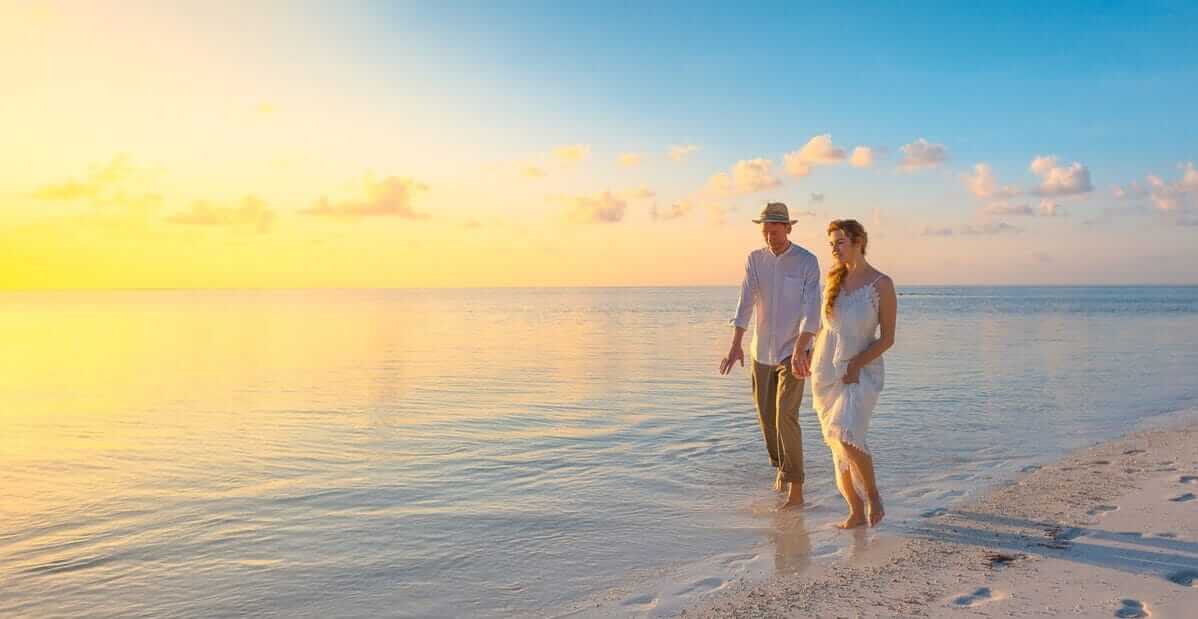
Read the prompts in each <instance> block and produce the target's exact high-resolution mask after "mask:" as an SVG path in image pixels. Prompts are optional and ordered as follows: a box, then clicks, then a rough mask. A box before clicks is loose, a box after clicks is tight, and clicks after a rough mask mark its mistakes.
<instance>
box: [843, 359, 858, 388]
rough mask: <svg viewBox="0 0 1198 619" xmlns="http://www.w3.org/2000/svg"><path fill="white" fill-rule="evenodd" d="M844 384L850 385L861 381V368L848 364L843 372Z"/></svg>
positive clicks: (854, 364) (851, 363)
mask: <svg viewBox="0 0 1198 619" xmlns="http://www.w3.org/2000/svg"><path fill="white" fill-rule="evenodd" d="M842 380H843V382H844V384H846V385H851V384H853V383H856V382H857V381H859V380H861V368H859V367H857V364H856V363H853V362H852V361H850V362H849V367H848V368H847V369H846V370H845V371H844V378H843V379H842Z"/></svg>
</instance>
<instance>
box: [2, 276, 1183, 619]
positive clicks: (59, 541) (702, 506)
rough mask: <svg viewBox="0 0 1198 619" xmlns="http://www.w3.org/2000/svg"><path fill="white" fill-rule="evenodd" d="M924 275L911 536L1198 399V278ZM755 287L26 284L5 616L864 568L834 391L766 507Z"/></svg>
mask: <svg viewBox="0 0 1198 619" xmlns="http://www.w3.org/2000/svg"><path fill="white" fill-rule="evenodd" d="M900 293H901V296H900V298H899V326H898V343H897V345H896V346H895V348H894V349H892V350H891V351H890V352H889V353H888V354H887V357H886V359H887V366H886V367H887V371H888V375H887V381H886V391H885V392H884V393H883V396H882V400H881V404H880V405H879V407H878V410H877V412H876V415H875V417H874V424H873V427H872V428H871V434H870V436H869V441H870V444H871V447H872V448H873V450H874V453H875V458H876V460H877V465H878V471H879V475H878V477H879V484H880V487H881V488H882V491H883V494H884V496H885V497H886V499H887V501H888V503H887V510H888V522H887V525H886V526H888V527H892V528H901V527H902V526H903V523H904V522H905V521H908V520H910V519H912V518H916V517H917V515H918V514H919V513H920V512H922V511H925V510H929V509H933V508H936V507H939V506H942V505H946V504H949V503H951V502H952V501H954V500H957V499H959V498H961V497H964V496H968V495H970V494H972V493H976V492H979V491H982V490H984V489H985V488H986V487H987V486H988V485H992V484H993V483H996V482H999V481H1002V480H1005V479H1009V478H1011V477H1012V476H1014V475H1015V474H1016V473H1017V472H1018V471H1019V470H1020V469H1021V468H1024V467H1026V466H1029V465H1034V464H1035V463H1037V462H1043V461H1046V460H1051V459H1053V458H1055V457H1056V456H1058V455H1060V454H1061V453H1062V452H1064V451H1065V450H1068V449H1070V448H1074V447H1078V446H1081V445H1084V444H1087V443H1090V442H1093V441H1096V440H1100V439H1104V438H1108V437H1111V436H1114V435H1117V434H1120V433H1122V432H1124V431H1126V430H1128V429H1131V428H1133V427H1135V426H1137V425H1138V424H1142V423H1144V422H1145V420H1150V419H1151V418H1153V417H1155V416H1159V415H1163V414H1167V413H1170V412H1173V411H1178V410H1185V409H1188V408H1193V407H1194V406H1195V402H1196V399H1198V381H1195V380H1194V376H1195V370H1194V368H1195V367H1198V288H906V289H901V290H900ZM735 300H736V291H735V290H734V289H731V288H727V289H724V288H681V289H553V290H451V291H408V290H392V291H198V292H191V291H156V292H82V293H71V292H52V293H4V294H0V334H2V335H3V342H4V343H3V346H0V422H2V423H3V426H2V432H0V592H2V594H0V616H5V617H10V616H37V617H46V616H84V615H86V616H89V617H108V616H111V617H136V616H154V617H163V616H196V617H218V616H243V615H258V616H287V617H294V616H312V617H318V616H319V617H323V616H343V617H349V616H361V617H374V616H464V615H469V616H508V615H513V614H515V615H558V614H565V613H570V612H573V611H580V610H581V611H586V610H592V611H593V610H594V609H598V612H600V613H602V614H618V613H629V614H638V613H648V614H652V613H663V612H666V611H668V610H671V609H673V608H676V607H677V606H678V605H681V606H685V605H686V604H687V603H689V601H690V600H692V598H695V597H697V596H699V595H701V594H702V593H704V592H706V591H709V590H712V589H715V588H718V587H720V586H721V585H722V584H723V583H724V582H726V581H727V579H728V578H731V577H734V576H736V575H737V574H738V573H739V572H738V570H741V569H742V567H743V566H744V565H747V564H756V565H759V566H760V565H761V564H763V563H766V564H769V569H774V570H787V571H794V572H798V571H801V570H802V569H804V567H805V566H806V565H808V564H809V562H810V561H812V560H815V559H819V558H829V560H836V558H837V557H838V556H847V553H851V551H852V548H851V546H852V545H853V543H855V542H854V541H853V540H854V539H856V540H857V541H858V542H859V541H860V538H859V537H858V538H852V537H847V536H846V535H847V534H838V533H835V532H833V531H831V530H830V529H829V528H828V524H829V523H831V522H832V521H834V520H835V519H837V518H838V517H840V516H841V510H842V506H841V504H840V502H839V499H837V498H836V494H835V488H834V486H833V484H832V478H831V467H830V462H829V457H828V454H827V451H826V449H825V448H824V446H823V445H822V442H821V441H820V439H819V432H818V424H817V422H816V419H815V415H814V413H813V412H812V411H811V409H810V394H809V393H808V394H807V396H806V397H805V398H804V404H803V409H802V411H801V413H800V417H801V423H802V427H803V432H804V440H805V447H806V461H807V470H808V479H809V487H808V494H809V498H810V499H811V500H812V501H813V503H814V504H815V505H814V506H813V507H812V508H811V509H809V510H808V511H807V512H806V513H804V514H797V515H796V514H788V515H778V514H775V513H774V511H773V507H774V506H775V504H776V502H777V500H778V499H777V497H776V495H774V494H773V493H772V492H771V491H770V485H771V483H772V481H773V471H772V470H771V469H770V468H769V466H768V461H767V459H766V456H765V452H764V448H763V447H762V445H761V437H760V434H759V430H758V429H757V426H756V417H755V413H754V411H753V408H752V405H751V401H750V397H749V379H748V375H747V374H746V373H745V371H743V370H740V369H739V368H737V371H736V373H734V374H733V375H731V376H726V377H720V376H719V375H718V373H717V371H716V370H717V366H718V361H719V358H720V357H721V356H722V354H723V353H724V352H725V351H726V348H727V345H728V342H729V336H730V332H729V330H728V327H726V326H725V325H726V321H727V319H728V318H729V315H730V314H731V311H732V309H733V305H734V304H735ZM885 530H886V529H885V528H883V531H885ZM671 604H674V605H675V606H671Z"/></svg>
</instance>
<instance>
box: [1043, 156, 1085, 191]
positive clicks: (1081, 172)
mask: <svg viewBox="0 0 1198 619" xmlns="http://www.w3.org/2000/svg"><path fill="white" fill-rule="evenodd" d="M1028 167H1029V168H1030V169H1031V171H1032V173H1033V174H1035V175H1036V176H1039V177H1040V187H1039V188H1037V189H1036V193H1037V194H1039V195H1042V196H1069V195H1077V194H1082V193H1088V192H1090V191H1093V190H1094V185H1092V184H1091V183H1090V170H1089V168H1087V167H1086V166H1084V165H1082V164H1080V163H1078V162H1076V161H1074V162H1073V163H1072V164H1070V165H1069V167H1060V166H1058V165H1057V158H1056V156H1055V155H1048V156H1044V155H1037V156H1036V157H1035V158H1033V159H1032V163H1031V165H1030V166H1028Z"/></svg>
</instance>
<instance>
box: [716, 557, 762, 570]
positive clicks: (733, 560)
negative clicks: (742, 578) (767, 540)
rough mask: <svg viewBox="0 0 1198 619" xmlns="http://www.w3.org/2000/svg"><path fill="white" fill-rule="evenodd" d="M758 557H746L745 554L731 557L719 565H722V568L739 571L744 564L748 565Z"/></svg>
mask: <svg viewBox="0 0 1198 619" xmlns="http://www.w3.org/2000/svg"><path fill="white" fill-rule="evenodd" d="M758 556H759V555H747V554H746V555H732V556H731V557H728V558H726V559H724V560H723V561H722V562H721V563H723V565H724V567H730V568H733V569H739V568H741V567H742V566H744V565H745V564H746V563H749V562H750V561H753V560H755V559H757V557H758Z"/></svg>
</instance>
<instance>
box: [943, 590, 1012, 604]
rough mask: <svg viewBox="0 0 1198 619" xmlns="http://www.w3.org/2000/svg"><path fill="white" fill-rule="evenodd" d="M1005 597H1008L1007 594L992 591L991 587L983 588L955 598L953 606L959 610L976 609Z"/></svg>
mask: <svg viewBox="0 0 1198 619" xmlns="http://www.w3.org/2000/svg"><path fill="white" fill-rule="evenodd" d="M1005 597H1007V596H1006V594H1005V593H1000V592H996V591H991V590H990V587H981V588H979V589H978V590H977V591H974V592H973V593H969V594H966V595H959V596H957V597H955V598H953V601H952V604H953V606H956V607H958V608H974V607H976V606H981V605H982V604H986V603H989V602H993V601H995V600H1001V599H1003V598H1005Z"/></svg>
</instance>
